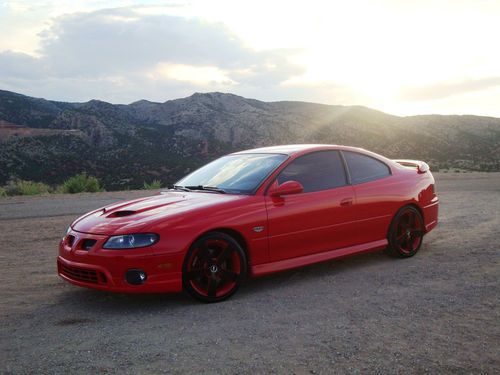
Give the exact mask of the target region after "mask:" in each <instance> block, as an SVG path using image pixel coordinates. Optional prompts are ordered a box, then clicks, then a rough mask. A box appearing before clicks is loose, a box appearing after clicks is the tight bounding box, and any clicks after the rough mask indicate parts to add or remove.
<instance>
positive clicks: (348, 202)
mask: <svg viewBox="0 0 500 375" xmlns="http://www.w3.org/2000/svg"><path fill="white" fill-rule="evenodd" d="M352 202H353V199H352V198H344V199H342V200H341V201H340V205H341V206H351V205H352Z"/></svg>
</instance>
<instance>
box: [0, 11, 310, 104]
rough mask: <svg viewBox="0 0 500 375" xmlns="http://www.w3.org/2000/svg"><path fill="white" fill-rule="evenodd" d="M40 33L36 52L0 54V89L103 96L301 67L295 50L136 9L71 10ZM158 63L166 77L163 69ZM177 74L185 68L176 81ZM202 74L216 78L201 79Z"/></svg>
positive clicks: (266, 79) (267, 80)
mask: <svg viewBox="0 0 500 375" xmlns="http://www.w3.org/2000/svg"><path fill="white" fill-rule="evenodd" d="M39 36H40V38H41V44H40V48H39V50H38V51H37V53H38V56H31V55H28V54H23V53H16V52H12V51H4V52H0V84H2V86H4V87H5V86H7V88H8V89H14V90H15V89H16V86H19V87H25V86H29V82H30V81H37V83H36V84H34V85H33V86H34V87H39V88H41V87H43V86H44V85H46V86H47V89H46V92H52V91H54V88H62V87H65V89H66V91H65V92H66V94H68V90H69V91H70V94H69V95H68V96H72V97H74V96H78V95H77V94H76V92H77V91H78V90H81V89H82V88H83V89H84V90H88V89H89V88H91V87H95V88H96V93H95V95H94V97H100V98H103V96H102V95H100V94H101V93H103V92H113V90H119V89H122V90H123V89H124V88H127V87H137V86H140V87H148V88H149V89H151V88H152V87H153V88H154V87H156V92H157V93H158V90H160V89H162V88H164V87H165V86H166V87H172V86H174V87H176V88H180V86H179V85H178V84H177V83H178V82H176V81H177V80H178V81H182V82H183V84H184V87H193V88H194V89H195V91H203V90H213V89H215V90H224V89H225V88H227V89H231V88H232V87H233V86H234V85H240V86H244V85H250V86H254V87H271V86H273V85H278V84H280V83H281V82H284V81H286V80H288V79H290V78H291V77H293V76H294V75H297V74H301V73H302V72H303V68H302V67H300V66H298V65H295V64H292V63H291V62H289V60H288V52H289V51H287V50H265V51H255V50H253V49H251V48H249V47H248V46H246V45H245V44H244V42H243V41H242V40H241V39H240V38H238V37H237V36H236V35H235V34H233V33H232V32H231V31H230V30H229V29H227V28H226V27H225V26H224V24H222V23H214V22H206V21H203V20H201V19H198V18H183V17H176V16H170V15H165V14H160V15H154V14H153V15H152V14H144V13H142V12H138V11H136V10H134V8H117V9H105V10H98V11H93V12H87V13H82V12H81V13H73V14H66V15H64V16H61V17H58V18H56V19H55V20H54V21H53V23H52V25H51V26H50V27H49V28H48V29H46V30H45V31H43V32H42V33H41V34H40V35H39ZM159 67H160V70H161V69H163V73H165V74H163V75H159V74H158V72H159ZM165 67H174V68H175V67H176V68H175V69H174V68H171V69H170V70H168V69H167V70H165ZM179 67H182V69H180V68H179ZM176 71H177V72H180V73H182V74H180V75H179V77H178V79H177V77H176V75H175V72H176ZM186 72H195V73H196V74H193V80H192V82H190V83H191V85H189V84H186V81H189V74H186ZM203 72H206V73H207V74H208V73H210V74H212V75H213V76H214V77H215V79H210V78H207V79H206V80H203V79H200V74H203ZM221 77H223V78H224V79H222V78H221ZM61 81H64V82H61ZM98 90H99V91H98ZM33 91H34V90H30V91H29V92H28V94H34V93H33ZM140 91H143V90H141V89H140V88H139V89H138V90H137V89H136V91H135V92H134V94H135V95H137V93H138V92H140ZM181 91H184V90H181ZM73 94H75V95H73ZM170 94H171V93H170ZM163 95H165V94H164V93H163ZM60 96H61V95H58V97H60ZM128 96H130V95H121V97H122V99H121V100H120V99H119V98H120V95H114V97H115V99H116V97H118V100H119V101H121V102H124V99H125V97H128ZM154 96H155V95H154ZM169 96H170V95H169ZM148 98H151V93H150V95H148ZM104 99H109V94H108V95H107V96H106V97H105V98H104ZM136 99H139V98H138V97H134V99H133V100H136ZM155 99H158V98H157V97H156V98H155Z"/></svg>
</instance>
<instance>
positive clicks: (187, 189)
mask: <svg viewBox="0 0 500 375" xmlns="http://www.w3.org/2000/svg"><path fill="white" fill-rule="evenodd" d="M174 190H182V191H191V189H189V188H187V187H185V186H182V185H174Z"/></svg>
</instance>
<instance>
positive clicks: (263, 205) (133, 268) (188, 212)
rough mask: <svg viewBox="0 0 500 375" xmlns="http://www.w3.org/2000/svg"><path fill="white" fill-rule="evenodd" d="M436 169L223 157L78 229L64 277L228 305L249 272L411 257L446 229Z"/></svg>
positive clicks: (274, 152) (308, 156) (61, 268)
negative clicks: (351, 258)
mask: <svg viewBox="0 0 500 375" xmlns="http://www.w3.org/2000/svg"><path fill="white" fill-rule="evenodd" d="M437 220H438V198H437V196H436V192H435V189H434V178H433V176H432V174H431V172H430V170H429V167H428V165H427V164H426V163H424V162H421V161H415V160H390V159H387V158H385V157H383V156H380V155H378V154H375V153H372V152H369V151H366V150H363V149H359V148H353V147H345V146H335V145H291V146H276V147H267V148H259V149H254V150H248V151H242V152H236V153H233V154H230V155H227V156H224V157H221V158H219V159H217V160H215V161H213V162H211V163H209V164H207V165H205V166H203V167H202V168H200V169H198V170H196V171H194V172H193V173H191V174H189V175H188V176H186V177H184V178H183V179H181V180H180V181H179V182H177V184H176V185H175V186H174V188H173V189H170V190H168V191H165V192H162V193H161V194H159V195H156V196H152V197H147V198H140V199H136V200H132V201H129V202H119V203H115V204H112V205H110V206H107V207H104V208H100V209H98V210H95V211H92V212H90V213H88V214H86V215H84V216H82V217H80V218H79V219H77V220H76V221H75V222H73V223H72V224H71V226H70V227H69V228H68V231H67V234H66V235H65V237H64V238H63V240H62V241H61V243H60V247H59V257H58V259H57V266H58V273H59V275H60V276H61V277H62V278H63V279H65V280H67V281H69V282H71V283H73V284H76V285H79V286H84V287H90V288H95V289H101V290H107V291H113V292H137V293H146V292H179V291H181V290H183V289H184V290H186V291H187V292H188V293H189V294H191V295H192V296H193V297H195V298H197V299H199V300H201V301H204V302H217V301H221V300H223V299H226V298H228V297H230V296H231V295H232V294H234V293H235V292H236V290H237V289H238V288H239V286H240V284H241V283H242V281H243V280H244V279H245V278H246V277H247V276H259V275H265V274H268V273H272V272H277V271H282V270H286V269H290V268H294V267H300V266H305V265H307V264H312V263H317V262H322V261H326V260H330V259H335V258H339V257H344V256H347V255H351V254H358V253H363V252H367V251H375V250H382V249H385V250H386V251H387V253H388V254H389V255H392V256H396V257H403V258H406V257H411V256H413V255H415V253H416V252H417V251H418V250H419V248H420V246H421V244H422V238H423V236H424V234H426V233H428V232H429V231H430V230H432V229H433V228H434V227H435V226H436V225H437Z"/></svg>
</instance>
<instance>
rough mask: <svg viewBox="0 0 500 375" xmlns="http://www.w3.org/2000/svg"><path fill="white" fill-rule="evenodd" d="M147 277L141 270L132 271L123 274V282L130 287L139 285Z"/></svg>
mask: <svg viewBox="0 0 500 375" xmlns="http://www.w3.org/2000/svg"><path fill="white" fill-rule="evenodd" d="M147 278H148V275H146V272H144V271H143V270H137V269H132V270H128V271H127V272H125V280H127V283H129V284H132V285H141V284H144V283H145V282H146V280H147Z"/></svg>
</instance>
